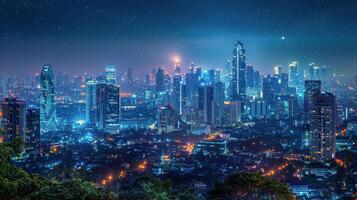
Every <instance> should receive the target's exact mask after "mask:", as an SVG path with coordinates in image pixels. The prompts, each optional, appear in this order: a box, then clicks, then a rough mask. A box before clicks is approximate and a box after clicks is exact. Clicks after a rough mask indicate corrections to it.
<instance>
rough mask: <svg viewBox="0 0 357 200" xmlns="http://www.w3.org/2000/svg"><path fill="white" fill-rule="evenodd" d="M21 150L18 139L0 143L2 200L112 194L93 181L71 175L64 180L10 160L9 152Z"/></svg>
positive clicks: (89, 198) (89, 199)
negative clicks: (68, 178)
mask: <svg viewBox="0 0 357 200" xmlns="http://www.w3.org/2000/svg"><path fill="white" fill-rule="evenodd" d="M20 151H21V141H16V142H15V143H13V144H0V199H1V200H3V199H4V200H5V199H6V200H17V199H25V200H57V199H58V200H72V199H76V200H101V199H103V200H104V199H109V200H110V199H115V196H114V195H113V194H112V193H110V192H106V191H104V190H103V189H102V188H98V187H96V186H95V185H94V184H93V183H91V182H88V181H85V180H82V179H72V180H69V181H65V182H58V181H55V180H49V179H46V178H43V177H40V176H37V175H31V174H28V173H27V172H26V171H24V170H22V169H20V168H17V167H15V166H14V165H12V164H11V163H10V161H11V155H14V154H16V153H18V152H20Z"/></svg>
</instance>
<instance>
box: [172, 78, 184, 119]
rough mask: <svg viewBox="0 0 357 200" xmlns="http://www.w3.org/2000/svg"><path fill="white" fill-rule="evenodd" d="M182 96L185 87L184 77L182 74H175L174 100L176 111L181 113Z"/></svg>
mask: <svg viewBox="0 0 357 200" xmlns="http://www.w3.org/2000/svg"><path fill="white" fill-rule="evenodd" d="M182 98H183V87H182V77H181V75H180V74H175V75H174V77H173V90H172V100H173V106H174V109H175V111H177V112H178V113H179V114H180V115H181V114H182V103H183V102H182Z"/></svg>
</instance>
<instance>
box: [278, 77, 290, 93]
mask: <svg viewBox="0 0 357 200" xmlns="http://www.w3.org/2000/svg"><path fill="white" fill-rule="evenodd" d="M279 83H280V88H281V94H283V95H286V94H287V92H288V88H289V74H288V73H286V72H282V73H280V76H279Z"/></svg>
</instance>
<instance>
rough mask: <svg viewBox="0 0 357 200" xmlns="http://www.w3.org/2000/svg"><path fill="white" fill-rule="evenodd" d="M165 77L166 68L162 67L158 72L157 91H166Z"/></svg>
mask: <svg viewBox="0 0 357 200" xmlns="http://www.w3.org/2000/svg"><path fill="white" fill-rule="evenodd" d="M164 78H165V72H164V70H163V69H162V68H159V69H157V72H156V93H160V92H164V91H165V85H164Z"/></svg>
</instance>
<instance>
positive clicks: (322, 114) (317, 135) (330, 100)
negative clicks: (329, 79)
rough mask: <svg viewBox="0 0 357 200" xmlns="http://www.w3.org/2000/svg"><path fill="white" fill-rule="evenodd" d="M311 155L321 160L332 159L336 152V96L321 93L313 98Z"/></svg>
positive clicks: (311, 110)
mask: <svg viewBox="0 0 357 200" xmlns="http://www.w3.org/2000/svg"><path fill="white" fill-rule="evenodd" d="M310 120H311V124H310V130H311V147H310V153H311V156H312V157H313V158H314V159H316V160H319V161H323V160H328V159H332V158H334V157H335V152H336V144H335V143H336V135H335V134H336V97H335V96H334V95H333V94H331V93H321V94H318V95H315V96H314V97H313V98H312V105H311V109H310Z"/></svg>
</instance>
